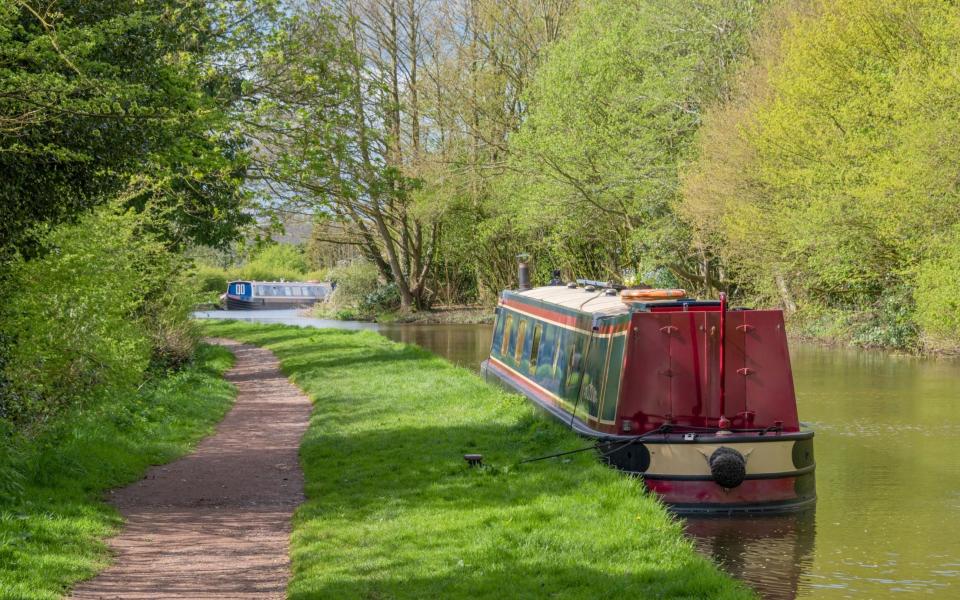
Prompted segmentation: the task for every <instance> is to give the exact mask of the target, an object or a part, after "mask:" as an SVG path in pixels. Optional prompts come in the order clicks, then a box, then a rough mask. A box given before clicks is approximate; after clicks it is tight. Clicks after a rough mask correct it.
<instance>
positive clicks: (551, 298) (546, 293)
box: [514, 285, 630, 316]
mask: <svg viewBox="0 0 960 600" xmlns="http://www.w3.org/2000/svg"><path fill="white" fill-rule="evenodd" d="M514 294H516V295H518V296H522V297H524V298H529V299H531V300H539V301H541V302H547V303H549V304H554V305H557V306H562V307H565V308H569V309H571V310H576V311H581V312H585V313H592V314H594V315H600V316H614V315H625V314H627V313H629V312H630V306H629V305H628V304H625V303H624V302H623V301H622V300H620V294H619V293H617V295H615V296H608V295H607V294H606V291H605V290H602V289H599V288H598V289H596V290H594V291H592V292H588V291H587V290H586V289H584V288H582V287H576V288H569V287H567V286H560V285H552V286H544V287H538V288H533V289H530V290H526V291H523V292H514Z"/></svg>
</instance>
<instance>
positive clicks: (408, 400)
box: [203, 322, 751, 599]
mask: <svg viewBox="0 0 960 600" xmlns="http://www.w3.org/2000/svg"><path fill="white" fill-rule="evenodd" d="M203 327H204V328H205V329H206V331H207V332H208V333H210V334H215V335H218V336H226V337H232V338H235V339H239V340H243V341H245V342H249V343H254V344H258V345H261V346H264V347H267V348H269V349H271V350H273V351H274V352H275V353H276V354H277V356H278V357H279V358H280V360H281V362H282V365H283V368H284V370H285V372H286V373H287V374H288V375H289V376H290V377H291V378H292V379H293V381H295V382H296V383H297V384H298V385H299V386H300V387H302V388H303V389H304V390H305V391H306V392H307V393H308V394H310V396H311V397H312V398H313V399H314V401H315V404H316V406H315V409H314V414H313V417H312V420H311V425H310V429H309V431H308V432H307V434H306V436H305V438H304V441H303V446H302V448H301V462H302V464H303V467H304V470H305V473H306V478H307V496H308V501H307V502H306V503H305V504H304V505H303V506H301V508H300V509H299V510H298V512H297V514H296V517H295V522H294V533H293V549H292V554H293V570H294V576H293V580H292V582H291V584H290V588H289V593H290V597H291V598H295V599H306V598H502V597H512V598H544V597H550V598H597V597H617V596H623V597H632V598H679V597H683V598H745V597H751V595H750V593H749V592H748V591H746V590H745V589H744V588H743V587H742V586H741V585H740V584H738V583H737V582H735V581H733V580H731V579H730V578H728V577H726V576H725V575H723V574H721V573H720V572H718V570H717V569H716V568H715V567H714V566H713V565H711V564H710V563H709V562H708V561H707V560H706V559H704V558H702V557H700V556H699V555H697V554H696V553H695V552H694V550H693V548H692V546H691V544H690V543H689V542H688V541H687V540H686V539H685V538H684V537H683V536H682V535H681V530H680V526H679V525H678V524H677V523H676V522H675V521H674V520H673V519H672V518H671V517H670V516H668V515H667V513H666V512H665V511H664V510H663V508H662V506H661V505H660V504H658V502H657V501H656V500H654V499H653V498H652V497H650V496H646V495H644V492H643V488H642V485H641V484H640V482H638V481H636V480H633V479H630V478H628V477H626V476H623V475H621V474H618V473H616V472H615V471H613V470H611V469H608V468H606V467H603V466H601V465H600V464H598V462H597V460H596V458H595V457H593V456H589V455H587V454H578V455H571V456H569V457H566V458H564V459H553V460H548V461H543V462H538V463H531V464H528V465H524V466H517V465H516V463H517V461H518V460H520V459H522V458H525V457H533V456H539V455H542V454H547V453H551V452H556V451H560V450H569V449H573V448H578V447H581V446H582V445H583V444H584V440H582V439H579V438H577V437H576V436H574V435H572V434H571V433H570V432H568V431H567V430H565V429H564V428H563V427H561V426H560V425H558V424H555V423H553V422H551V421H548V420H547V419H546V418H544V417H543V416H541V415H538V414H537V413H535V411H534V410H533V409H532V408H531V407H530V406H529V404H528V403H527V402H526V401H525V400H523V399H522V398H520V397H518V396H516V395H511V394H507V393H505V392H501V391H499V390H497V389H494V388H493V387H491V386H488V385H487V384H485V383H483V382H482V381H481V380H480V379H479V378H478V377H477V376H476V375H475V374H473V373H471V372H469V371H467V370H465V369H459V368H456V367H453V366H452V365H450V364H449V363H448V362H446V361H444V360H442V359H440V358H438V357H436V356H433V355H432V354H429V353H428V352H426V351H424V350H421V349H418V348H415V347H411V346H405V345H401V344H396V343H393V342H390V341H388V340H386V339H385V338H383V337H380V336H378V335H377V334H374V333H371V332H345V331H333V330H310V329H300V328H294V327H283V326H264V325H251V324H241V323H229V322H228V323H206V324H204V325H203ZM466 452H479V453H482V454H483V455H484V460H485V462H486V463H487V464H488V465H489V466H488V467H486V468H482V469H471V468H468V467H467V466H466V465H465V463H464V461H463V458H462V455H463V454H464V453H466Z"/></svg>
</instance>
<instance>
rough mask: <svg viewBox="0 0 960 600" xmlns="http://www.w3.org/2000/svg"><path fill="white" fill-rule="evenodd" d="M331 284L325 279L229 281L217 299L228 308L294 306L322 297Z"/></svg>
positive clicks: (326, 295) (318, 299) (328, 293)
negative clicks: (219, 298)
mask: <svg viewBox="0 0 960 600" xmlns="http://www.w3.org/2000/svg"><path fill="white" fill-rule="evenodd" d="M333 287H334V286H333V284H331V283H330V282H326V281H231V282H230V283H229V284H228V285H227V293H225V294H224V295H223V296H221V299H222V300H223V303H224V305H225V306H226V308H227V309H229V310H250V309H283V308H298V307H306V306H312V305H313V304H315V303H317V302H321V301H324V300H326V299H327V298H328V297H329V296H330V294H331V293H332V292H333Z"/></svg>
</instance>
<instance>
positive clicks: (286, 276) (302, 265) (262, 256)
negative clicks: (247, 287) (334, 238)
mask: <svg viewBox="0 0 960 600" xmlns="http://www.w3.org/2000/svg"><path fill="white" fill-rule="evenodd" d="M309 268H310V267H309V265H308V263H307V259H306V257H305V256H304V253H303V248H302V247H300V246H295V245H292V244H270V245H267V246H265V247H263V248H262V249H260V251H258V252H256V253H255V254H254V255H253V256H252V257H251V258H250V260H249V261H248V262H247V263H246V264H244V265H243V266H241V267H239V268H238V269H237V270H236V271H235V272H233V273H232V275H233V276H234V277H232V278H233V279H253V280H257V281H279V280H281V279H283V280H285V281H299V280H302V279H304V274H305V273H306V272H307V271H308V270H309Z"/></svg>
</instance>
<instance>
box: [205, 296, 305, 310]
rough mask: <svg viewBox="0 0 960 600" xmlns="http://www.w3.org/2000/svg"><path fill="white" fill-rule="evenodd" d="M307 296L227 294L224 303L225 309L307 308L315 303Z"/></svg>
mask: <svg viewBox="0 0 960 600" xmlns="http://www.w3.org/2000/svg"><path fill="white" fill-rule="evenodd" d="M316 302H317V301H316V300H315V299H309V298H251V299H242V298H235V297H231V296H227V297H226V298H225V299H224V305H225V306H226V307H227V310H284V309H288V308H307V307H310V306H313V305H314V304H316Z"/></svg>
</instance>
